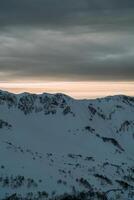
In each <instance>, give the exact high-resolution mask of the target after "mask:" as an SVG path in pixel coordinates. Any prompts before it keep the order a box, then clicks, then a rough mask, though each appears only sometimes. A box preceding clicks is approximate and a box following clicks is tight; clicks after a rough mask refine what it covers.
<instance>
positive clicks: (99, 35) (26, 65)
mask: <svg viewBox="0 0 134 200" xmlns="http://www.w3.org/2000/svg"><path fill="white" fill-rule="evenodd" d="M0 88H1V89H5V90H9V91H13V92H16V93H18V92H22V91H24V90H25V91H30V92H36V93H40V92H52V93H53V92H63V93H67V94H69V95H72V96H74V97H76V98H82V97H83V98H84V97H85V98H88V97H91V98H92V97H93V98H94V97H98V96H105V95H114V94H118V93H123V94H127V95H132V96H134V1H133V0H23V1H22V0H0ZM102 88H103V89H102Z"/></svg>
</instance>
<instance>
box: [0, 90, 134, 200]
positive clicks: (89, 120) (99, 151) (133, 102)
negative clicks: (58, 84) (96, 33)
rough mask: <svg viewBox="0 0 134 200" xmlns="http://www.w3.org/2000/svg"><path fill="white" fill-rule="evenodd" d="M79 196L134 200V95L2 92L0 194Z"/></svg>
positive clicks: (37, 199) (12, 197)
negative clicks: (78, 97) (82, 97)
mask: <svg viewBox="0 0 134 200" xmlns="http://www.w3.org/2000/svg"><path fill="white" fill-rule="evenodd" d="M76 199H77V200H117V199H119V200H123V199H125V200H128V199H129V200H133V199H134V97H128V96H124V95H117V96H109V97H105V98H98V99H95V100H75V99H73V98H71V97H69V96H67V95H64V94H47V93H43V94H40V95H37V94H29V93H22V94H12V93H9V92H5V91H0V200H76Z"/></svg>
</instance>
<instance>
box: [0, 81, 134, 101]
mask: <svg viewBox="0 0 134 200" xmlns="http://www.w3.org/2000/svg"><path fill="white" fill-rule="evenodd" d="M0 89H1V90H7V91H10V92H14V93H22V92H31V93H43V92H47V93H65V94H67V95H69V96H72V97H74V98H77V99H82V98H97V97H104V96H109V95H117V94H124V95H128V96H134V82H109V81H103V82H101V81H91V82H34V81H31V82H12V83H9V82H1V83H0Z"/></svg>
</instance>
